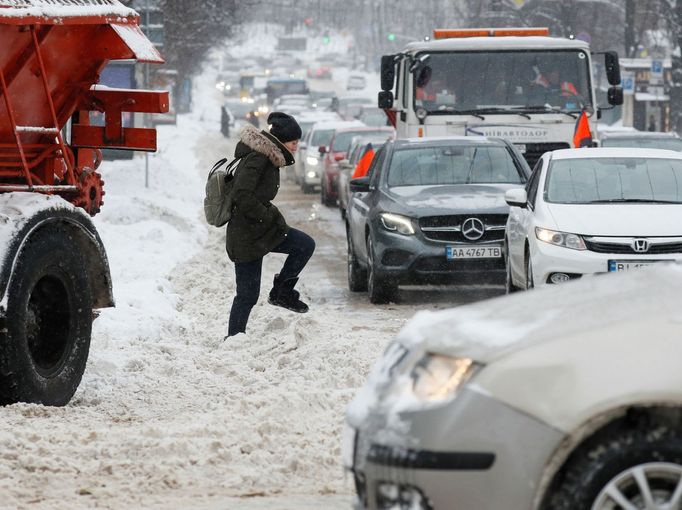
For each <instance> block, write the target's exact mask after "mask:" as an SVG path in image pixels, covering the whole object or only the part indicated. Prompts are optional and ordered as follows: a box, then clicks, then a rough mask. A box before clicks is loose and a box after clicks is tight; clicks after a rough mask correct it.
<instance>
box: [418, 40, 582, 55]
mask: <svg viewBox="0 0 682 510" xmlns="http://www.w3.org/2000/svg"><path fill="white" fill-rule="evenodd" d="M557 49H572V50H585V51H589V50H590V46H589V44H587V43H586V42H583V41H579V40H577V39H574V40H571V39H562V38H560V37H463V38H451V39H440V40H437V41H419V42H413V43H410V44H408V45H407V48H406V50H407V51H410V52H417V51H448V50H451V51H460V50H461V51H470V50H495V51H498V50H538V51H541V50H557Z"/></svg>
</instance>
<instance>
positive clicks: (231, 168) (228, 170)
mask: <svg viewBox="0 0 682 510" xmlns="http://www.w3.org/2000/svg"><path fill="white" fill-rule="evenodd" d="M241 160H242V158H235V159H233V160H232V161H231V162H230V164H229V165H227V168H226V169H225V172H226V173H227V174H228V175H234V173H235V172H236V171H237V166H238V165H239V162H240V161H241Z"/></svg>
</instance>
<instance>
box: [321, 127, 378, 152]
mask: <svg viewBox="0 0 682 510" xmlns="http://www.w3.org/2000/svg"><path fill="white" fill-rule="evenodd" d="M382 134H385V135H386V138H388V137H389V136H390V134H389V133H388V132H386V131H365V130H363V131H344V132H343V133H339V134H337V135H336V138H334V145H332V149H331V150H332V151H333V152H348V149H350V143H351V142H352V141H353V138H354V137H356V136H358V135H363V136H377V135H382Z"/></svg>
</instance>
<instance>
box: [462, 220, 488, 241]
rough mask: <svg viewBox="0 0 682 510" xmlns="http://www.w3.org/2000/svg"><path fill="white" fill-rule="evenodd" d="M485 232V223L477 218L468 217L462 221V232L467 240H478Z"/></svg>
mask: <svg viewBox="0 0 682 510" xmlns="http://www.w3.org/2000/svg"><path fill="white" fill-rule="evenodd" d="M484 233H485V225H483V222H482V221H481V220H479V219H478V218H468V219H466V220H464V223H462V234H464V237H466V238H467V239H468V240H469V241H478V240H479V239H480V238H481V237H483V234H484Z"/></svg>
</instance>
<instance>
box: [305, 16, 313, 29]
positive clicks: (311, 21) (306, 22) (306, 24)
mask: <svg viewBox="0 0 682 510" xmlns="http://www.w3.org/2000/svg"><path fill="white" fill-rule="evenodd" d="M303 23H305V26H307V27H310V26H312V25H313V18H310V17H308V18H305V19H304V20H303Z"/></svg>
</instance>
